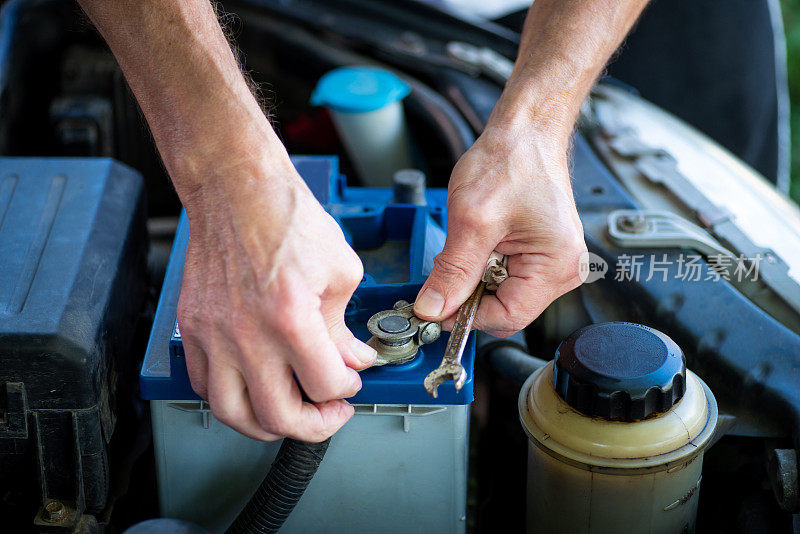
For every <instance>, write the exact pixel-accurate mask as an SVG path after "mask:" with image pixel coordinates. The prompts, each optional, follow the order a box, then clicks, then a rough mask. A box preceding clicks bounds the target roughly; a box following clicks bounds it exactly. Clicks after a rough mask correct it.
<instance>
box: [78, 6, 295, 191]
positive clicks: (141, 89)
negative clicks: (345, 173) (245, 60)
mask: <svg viewBox="0 0 800 534" xmlns="http://www.w3.org/2000/svg"><path fill="white" fill-rule="evenodd" d="M79 1H80V4H81V6H82V7H83V9H84V10H85V11H86V13H87V14H88V16H89V17H90V18H91V19H92V21H93V22H94V24H95V26H97V28H98V29H99V31H100V33H101V34H102V35H103V37H104V38H105V39H106V41H107V42H108V44H109V47H110V48H111V51H112V52H113V53H114V55H115V57H116V58H117V61H118V62H119V64H120V66H121V67H122V70H123V72H124V73H125V77H126V79H127V80H128V83H129V84H130V86H131V89H132V90H133V92H134V94H135V95H136V98H137V100H138V102H139V104H140V106H141V108H142V111H143V112H144V115H145V117H146V119H147V122H148V124H149V125H150V129H151V130H152V132H153V136H154V138H155V141H156V144H157V146H158V148H159V151H160V152H161V156H162V158H163V160H164V164H165V165H166V167H167V171H168V172H169V173H170V176H171V177H172V179H173V181H174V183H175V187H176V189H177V191H178V194H179V195H180V196H181V198H182V200H183V201H184V203H186V202H187V200H188V199H189V198H190V197H192V196H193V195H194V194H195V192H196V191H197V190H199V189H200V188H202V187H203V185H204V183H203V181H204V180H211V179H215V178H213V177H212V176H213V175H217V176H219V175H222V174H224V172H222V171H224V170H225V169H224V168H230V167H235V166H239V165H248V164H251V163H252V161H253V160H255V159H258V158H264V157H268V156H269V155H270V154H269V152H270V151H272V152H274V155H275V156H277V157H278V158H279V159H285V158H284V157H283V154H284V153H285V152H284V151H283V149H282V147H281V145H280V142H279V141H278V139H277V136H276V135H275V133H274V132H273V130H272V128H271V126H270V124H269V121H268V120H267V118H266V117H265V116H264V114H263V112H262V110H261V108H260V106H259V104H258V102H257V100H256V98H255V97H254V96H253V95H252V94H251V92H250V87H249V86H248V84H247V82H246V80H245V78H244V76H243V75H242V73H241V71H240V68H239V65H238V62H237V60H236V58H235V56H234V54H233V52H232V51H231V48H230V46H229V44H228V41H227V39H226V38H225V35H224V33H223V31H222V29H221V28H220V25H219V23H218V21H217V17H216V13H215V12H214V9H213V8H212V6H211V4H210V2H209V1H208V0H125V1H122V0H79ZM213 165H219V166H221V167H224V168H222V169H220V168H215V169H214V171H215V172H213V173H212V172H208V170H209V167H210V166H213Z"/></svg>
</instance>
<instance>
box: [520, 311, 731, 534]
mask: <svg viewBox="0 0 800 534" xmlns="http://www.w3.org/2000/svg"><path fill="white" fill-rule="evenodd" d="M519 412H520V419H521V421H522V426H523V427H524V429H525V431H526V433H527V434H528V437H529V439H530V441H529V444H528V494H527V515H528V517H527V524H528V532H547V533H570V534H572V533H612V532H614V533H619V532H625V533H626V534H637V533H648V534H655V533H665V534H667V533H669V534H677V533H684V532H693V531H694V525H695V518H696V515H697V500H698V496H699V491H700V480H701V471H702V464H703V452H704V450H705V448H706V447H707V446H708V445H709V444H710V443H711V438H712V436H713V434H714V429H715V427H716V424H717V403H716V400H715V399H714V396H713V395H712V393H711V390H710V389H709V388H708V386H706V384H705V383H704V382H703V381H702V380H701V379H700V378H699V377H698V376H697V375H695V374H694V373H692V372H691V371H689V370H687V369H686V361H685V358H684V355H683V352H682V351H681V349H680V348H679V347H678V346H677V345H676V344H675V342H673V341H672V340H671V339H670V338H669V337H667V336H666V335H665V334H663V333H661V332H659V331H657V330H654V329H652V328H648V327H646V326H642V325H637V324H632V323H602V324H595V325H590V326H587V327H585V328H582V329H580V330H578V331H577V332H575V333H573V334H572V335H570V336H569V337H568V338H567V339H565V340H564V341H563V342H562V343H561V345H560V346H559V347H558V350H557V351H556V356H555V359H554V361H552V362H550V363H548V364H547V365H546V366H544V367H542V368H541V369H539V370H538V371H536V372H535V373H533V374H532V375H531V376H530V378H528V380H527V381H526V382H525V384H524V385H523V387H522V391H521V392H520V396H519Z"/></svg>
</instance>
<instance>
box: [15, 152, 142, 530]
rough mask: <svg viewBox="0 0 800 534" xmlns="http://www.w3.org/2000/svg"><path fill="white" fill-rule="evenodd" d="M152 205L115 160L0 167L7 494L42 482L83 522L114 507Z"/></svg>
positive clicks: (46, 494) (47, 495)
mask: <svg viewBox="0 0 800 534" xmlns="http://www.w3.org/2000/svg"><path fill="white" fill-rule="evenodd" d="M144 206H145V204H144V189H143V182H142V179H141V177H140V176H139V174H138V173H136V172H135V171H133V170H132V169H130V168H128V167H126V166H124V165H122V164H120V163H117V162H115V161H113V160H111V159H88V158H87V159H77V158H76V159H49V158H47V159H46V158H0V493H2V490H3V489H4V488H3V486H6V487H10V486H13V485H19V484H21V483H22V481H23V480H38V482H39V484H40V487H41V494H42V495H41V497H42V499H59V500H62V501H64V502H65V503H67V504H68V505H69V506H70V507H71V509H72V511H73V513H74V516H75V518H76V519H77V518H78V517H80V515H81V513H83V512H84V511H88V512H96V511H98V510H100V509H102V508H103V507H104V506H105V503H106V500H107V496H108V460H107V443H108V441H109V440H110V438H111V434H112V432H113V430H114V405H115V399H114V390H115V381H116V379H117V376H118V375H119V374H120V370H121V369H124V368H125V367H127V366H129V365H128V363H126V362H129V360H130V357H131V355H130V354H129V350H130V348H129V347H130V345H131V340H132V336H133V332H134V327H135V324H136V321H137V319H138V317H139V315H140V313H141V310H142V305H143V303H144V299H145V296H146V294H147V289H146V288H147V286H146V256H147V231H146V215H145V207H144ZM37 466H38V470H37ZM12 473H14V474H17V475H18V476H9V475H10V474H12ZM19 476H22V477H25V478H24V479H21V478H19ZM30 519H32V518H29V520H30Z"/></svg>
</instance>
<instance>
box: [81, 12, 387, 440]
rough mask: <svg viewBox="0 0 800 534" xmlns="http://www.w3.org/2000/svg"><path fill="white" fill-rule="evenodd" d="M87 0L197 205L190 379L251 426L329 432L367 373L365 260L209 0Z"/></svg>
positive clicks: (189, 304)
mask: <svg viewBox="0 0 800 534" xmlns="http://www.w3.org/2000/svg"><path fill="white" fill-rule="evenodd" d="M81 5H82V6H83V8H84V9H85V10H86V12H87V13H88V15H89V16H90V17H91V19H92V21H93V22H94V23H95V25H96V26H97V28H98V29H99V30H100V32H101V33H102V34H103V36H104V37H105V38H106V41H107V42H108V44H109V46H110V47H111V50H112V51H113V52H114V55H115V57H116V58H117V60H118V61H119V64H120V66H121V67H122V70H123V71H124V73H125V77H126V79H127V80H128V83H129V84H130V86H131V89H133V92H134V94H135V95H136V98H137V100H138V101H139V104H140V105H141V108H142V111H143V112H144V114H145V116H146V117H147V122H148V124H149V125H150V129H151V130H152V132H153V137H154V138H155V141H156V144H157V145H158V149H159V151H160V153H161V156H162V159H163V161H164V165H165V166H166V168H167V170H168V171H169V175H170V177H171V178H172V181H173V183H174V185H175V189H176V191H177V192H178V195H179V196H180V198H181V201H182V202H183V204H184V206H185V207H186V211H187V213H188V215H189V227H190V232H191V236H190V238H189V248H188V251H187V257H186V265H185V267H184V273H183V287H182V290H181V297H180V302H179V309H178V320H179V322H180V326H181V332H182V334H183V341H184V345H185V350H186V363H187V367H188V370H189V378H190V379H191V382H192V387H193V388H194V389H195V391H197V392H198V393H199V394H200V395H201V396H202V397H204V398H206V399H207V400H208V401H209V404H210V405H211V410H212V412H213V413H214V415H215V416H216V417H217V419H219V420H220V421H222V422H224V423H227V424H228V425H230V426H231V427H233V428H234V429H236V430H238V431H240V432H242V433H243V434H246V435H248V436H251V437H253V438H256V439H261V440H272V439H277V438H279V437H282V436H290V437H293V438H297V439H302V440H306V441H321V440H323V439H325V438H327V437H328V436H330V435H331V434H333V433H334V432H336V430H338V429H339V428H340V427H341V426H342V425H343V424H344V423H345V422H346V421H347V420H348V419H349V418H350V416H352V414H353V408H352V407H351V406H350V405H349V404H348V403H347V402H345V401H344V400H342V399H345V398H347V397H350V396H352V395H353V394H355V393H356V392H357V391H358V390H359V389H360V387H361V381H360V379H359V377H358V374H357V373H356V371H355V369H360V368H363V367H365V366H366V365H368V364H370V363H371V362H372V360H373V359H374V358H375V353H374V351H373V350H372V349H371V348H369V347H367V346H366V345H365V344H363V343H361V342H359V341H356V340H355V338H354V337H353V335H352V334H351V333H350V332H349V331H348V330H347V328H346V327H345V325H344V309H345V306H346V305H347V301H348V300H349V298H350V296H351V295H352V293H353V291H354V290H355V288H356V286H357V285H358V283H359V282H360V280H361V277H362V267H361V262H360V261H359V259H358V257H357V256H356V254H355V253H354V252H353V250H352V249H351V248H350V247H349V246H348V245H347V242H346V241H345V239H344V237H343V235H342V232H341V230H340V229H339V227H338V226H337V225H336V223H335V222H334V221H333V219H331V217H329V216H328V214H327V213H325V211H324V210H323V209H322V207H321V206H320V205H319V203H318V202H317V201H316V200H315V199H314V198H313V196H312V195H311V193H310V191H309V190H308V188H307V187H306V186H305V184H304V183H303V181H302V180H301V179H300V177H299V176H298V175H297V172H296V171H295V169H294V167H293V166H292V164H291V162H290V161H289V157H288V155H287V154H286V150H285V149H284V148H283V146H282V145H281V143H280V140H279V139H278V137H277V135H276V134H275V132H274V131H273V130H272V127H271V126H270V124H269V121H267V119H266V117H265V115H264V112H263V111H262V109H261V108H260V106H259V105H258V102H257V101H256V99H255V98H254V97H253V95H252V94H251V92H250V88H249V86H248V84H247V83H246V81H245V78H244V77H243V76H242V73H241V70H240V69H239V65H238V63H237V61H236V58H235V57H234V55H233V53H232V52H231V48H230V46H229V45H228V42H227V40H226V39H225V35H224V34H223V32H222V29H221V28H220V26H219V23H218V22H217V18H216V14H215V13H214V8H213V7H212V5H211V4H210V2H209V1H208V0H183V1H180V2H163V1H159V0H154V1H147V2H144V1H136V2H120V1H117V0H81ZM298 383H299V386H298ZM301 387H302V390H303V392H305V394H306V396H307V397H308V399H310V400H311V401H312V402H304V401H303V396H302V393H301V389H300V388H301Z"/></svg>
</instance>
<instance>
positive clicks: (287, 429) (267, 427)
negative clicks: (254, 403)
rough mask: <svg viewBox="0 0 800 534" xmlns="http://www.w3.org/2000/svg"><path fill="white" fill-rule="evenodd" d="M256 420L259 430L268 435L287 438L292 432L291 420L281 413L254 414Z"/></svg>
mask: <svg viewBox="0 0 800 534" xmlns="http://www.w3.org/2000/svg"><path fill="white" fill-rule="evenodd" d="M256 419H257V420H258V426H259V427H261V430H263V431H264V432H267V433H269V434H275V435H277V436H288V435H289V434H290V433H292V431H293V425H292V421H291V418H289V417H287V416H286V415H285V414H284V413H282V412H280V413H278V412H275V411H269V412H268V413H256Z"/></svg>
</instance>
